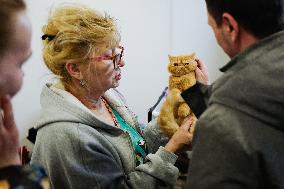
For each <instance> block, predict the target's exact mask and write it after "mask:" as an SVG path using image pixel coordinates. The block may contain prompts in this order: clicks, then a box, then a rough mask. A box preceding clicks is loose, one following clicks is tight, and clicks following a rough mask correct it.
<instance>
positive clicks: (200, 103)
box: [181, 82, 211, 118]
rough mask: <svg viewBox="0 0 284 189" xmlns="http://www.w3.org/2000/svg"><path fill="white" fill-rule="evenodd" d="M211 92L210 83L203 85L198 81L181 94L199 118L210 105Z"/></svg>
mask: <svg viewBox="0 0 284 189" xmlns="http://www.w3.org/2000/svg"><path fill="white" fill-rule="evenodd" d="M210 93H211V86H210V85H203V84H201V83H199V82H197V83H196V84H195V85H194V86H192V87H190V88H188V89H187V90H185V91H183V92H182V93H181V96H182V98H183V99H184V100H185V102H186V103H187V104H188V105H189V107H190V108H191V109H192V111H193V113H194V114H195V116H196V117H197V118H199V117H200V115H201V114H202V113H203V112H204V111H205V109H206V108H207V106H208V99H209V96H210Z"/></svg>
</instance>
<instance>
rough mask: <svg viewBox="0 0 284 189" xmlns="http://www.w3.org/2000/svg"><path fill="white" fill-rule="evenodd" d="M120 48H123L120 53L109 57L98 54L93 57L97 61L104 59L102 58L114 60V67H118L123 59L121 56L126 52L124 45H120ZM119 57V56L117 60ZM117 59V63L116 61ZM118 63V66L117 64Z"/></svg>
mask: <svg viewBox="0 0 284 189" xmlns="http://www.w3.org/2000/svg"><path fill="white" fill-rule="evenodd" d="M118 48H119V49H121V52H120V53H118V54H115V55H113V56H111V57H107V56H97V57H93V58H92V59H94V60H95V61H102V60H112V61H113V62H112V63H113V69H117V68H118V64H119V62H120V61H121V58H122V57H123V52H124V47H123V46H119V47H118ZM117 57H118V58H119V59H118V60H117ZM116 60H117V63H116ZM115 65H116V66H115Z"/></svg>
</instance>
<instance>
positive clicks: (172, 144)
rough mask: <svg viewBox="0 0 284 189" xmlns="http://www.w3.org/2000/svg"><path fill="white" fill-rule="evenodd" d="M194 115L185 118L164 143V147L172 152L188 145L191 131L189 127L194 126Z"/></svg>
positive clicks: (190, 139) (190, 140) (176, 151)
mask: <svg viewBox="0 0 284 189" xmlns="http://www.w3.org/2000/svg"><path fill="white" fill-rule="evenodd" d="M195 119H196V118H195V117H190V118H185V120H184V121H183V123H182V124H181V126H180V127H179V128H178V130H177V131H176V132H175V134H174V135H173V136H172V138H171V139H170V140H169V142H168V143H167V144H166V146H165V149H166V150H167V151H169V152H172V153H178V152H180V151H182V150H184V149H185V148H186V147H188V148H189V147H190V145H191V142H192V133H190V128H191V127H194V124H195V122H196V121H195Z"/></svg>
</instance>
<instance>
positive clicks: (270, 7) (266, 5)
mask: <svg viewBox="0 0 284 189" xmlns="http://www.w3.org/2000/svg"><path fill="white" fill-rule="evenodd" d="M205 1H206V4H207V10H208V12H209V13H210V15H211V16H212V17H213V18H214V19H215V21H216V23H217V25H218V26H220V25H221V23H222V15H223V13H224V12H227V13H229V14H231V15H232V16H233V17H234V18H235V19H236V21H237V22H238V23H239V24H240V25H241V26H242V27H243V28H244V29H245V30H247V31H248V32H250V33H251V34H253V35H254V36H255V37H257V38H259V39H262V38H264V37H267V36H269V35H271V34H273V33H276V32H278V31H280V30H282V29H283V0H205Z"/></svg>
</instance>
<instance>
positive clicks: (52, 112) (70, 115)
mask: <svg viewBox="0 0 284 189" xmlns="http://www.w3.org/2000/svg"><path fill="white" fill-rule="evenodd" d="M103 97H104V98H105V99H106V100H107V102H108V103H109V104H110V106H111V107H113V108H115V109H116V110H117V111H118V112H119V113H120V115H121V116H122V117H123V118H124V119H125V121H126V122H128V123H129V124H130V125H131V126H133V127H135V128H137V127H138V128H139V124H138V122H137V119H136V116H135V115H134V114H133V113H132V111H130V109H129V108H128V107H127V105H126V103H125V100H124V98H123V96H122V95H121V94H120V93H119V92H118V91H117V90H115V89H110V90H108V91H107V92H106V93H105V94H104V96H103ZM40 103H41V106H42V111H41V114H40V118H39V119H38V120H37V122H36V123H35V126H34V128H35V129H40V128H42V127H45V126H47V125H49V124H52V123H55V122H75V123H81V124H85V125H90V126H92V127H96V128H100V129H108V130H114V131H115V130H116V131H117V130H121V129H120V128H117V127H115V126H112V125H108V124H106V123H104V122H103V121H102V120H100V119H99V118H98V117H97V116H96V115H95V114H94V113H92V111H91V110H89V109H88V108H87V107H86V106H84V105H83V104H82V103H81V102H80V101H79V100H78V99H77V98H76V97H74V96H73V95H72V94H70V93H68V92H67V91H65V90H62V89H58V88H56V87H54V86H53V85H52V84H46V85H45V86H44V87H43V89H42V92H41V99H40Z"/></svg>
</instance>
